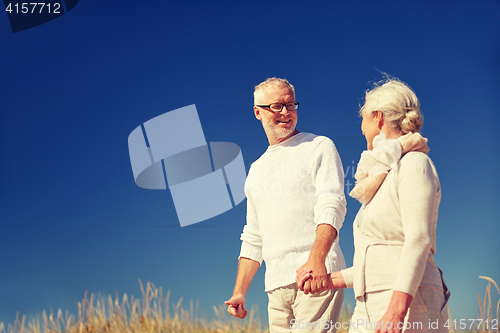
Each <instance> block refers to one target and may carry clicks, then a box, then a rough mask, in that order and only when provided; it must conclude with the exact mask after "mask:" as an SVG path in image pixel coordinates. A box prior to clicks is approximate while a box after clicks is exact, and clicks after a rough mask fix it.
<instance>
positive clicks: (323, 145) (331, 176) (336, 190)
mask: <svg viewBox="0 0 500 333" xmlns="http://www.w3.org/2000/svg"><path fill="white" fill-rule="evenodd" d="M311 168H312V172H311V175H312V181H313V184H314V186H315V188H316V198H317V200H316V205H315V206H314V223H315V224H316V227H317V226H318V225H320V224H329V225H331V226H332V227H334V228H335V229H337V232H339V231H340V228H342V224H343V222H344V216H345V213H346V200H345V195H344V172H343V168H342V162H341V160H340V156H339V153H338V152H337V149H336V148H335V145H334V143H333V142H332V140H330V139H328V138H327V137H323V140H322V141H321V142H320V143H319V144H318V146H317V147H316V149H315V150H314V152H313V154H312V157H311Z"/></svg>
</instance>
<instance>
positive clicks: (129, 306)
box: [0, 276, 500, 333]
mask: <svg viewBox="0 0 500 333" xmlns="http://www.w3.org/2000/svg"><path fill="white" fill-rule="evenodd" d="M480 278H482V279H485V280H488V286H487V287H486V292H485V295H484V297H483V298H482V299H481V296H480V295H478V298H479V309H480V316H481V318H482V319H483V320H488V322H489V323H491V321H492V320H493V319H496V320H497V321H498V319H499V310H500V301H499V302H498V303H497V304H496V306H495V304H492V300H491V285H492V284H493V285H494V286H495V287H496V289H497V291H498V293H499V295H500V289H499V288H498V285H497V284H496V282H495V281H493V279H491V278H488V277H483V276H481V277H480ZM139 283H140V286H141V292H142V299H136V298H134V297H133V296H132V297H130V298H129V297H128V296H127V294H124V295H123V297H122V298H121V299H120V298H119V297H118V295H117V296H116V297H115V298H113V297H112V296H111V295H109V296H100V297H96V296H94V295H93V294H92V295H90V298H89V297H88V295H87V293H86V294H85V297H84V298H83V300H82V301H81V302H79V303H78V315H74V314H69V313H68V312H67V311H66V312H65V313H64V314H63V311H62V310H61V309H59V310H58V311H57V312H56V313H53V312H52V311H51V312H50V313H49V314H47V313H46V312H45V311H44V312H43V314H42V316H41V317H33V318H26V316H24V315H23V316H21V317H20V316H19V314H18V316H17V319H16V321H15V322H14V323H13V324H8V325H7V326H5V324H4V323H3V322H1V323H0V333H118V332H120V333H121V332H127V333H250V332H252V333H264V332H269V330H268V329H267V327H266V326H264V325H263V324H262V323H261V322H260V320H259V319H257V318H255V317H254V314H255V313H256V312H257V311H255V310H256V309H255V308H253V309H252V311H250V312H249V313H250V314H249V316H248V317H247V318H245V320H239V319H236V318H232V317H230V316H229V315H228V314H227V313H226V307H225V306H224V305H220V306H219V307H215V306H214V311H215V318H214V319H211V320H207V319H200V318H197V317H196V316H195V313H196V312H197V309H196V308H197V305H196V306H195V305H194V304H193V302H190V306H189V310H185V309H184V308H183V307H182V306H181V303H182V298H181V299H180V300H179V301H178V302H177V304H175V305H170V303H169V295H170V292H167V295H163V292H162V288H156V287H155V286H154V285H153V284H152V283H150V282H148V283H147V285H146V287H145V288H144V286H143V284H142V282H141V281H139ZM351 312H352V311H351V309H350V306H347V307H344V308H343V309H342V312H341V315H340V320H339V322H349V318H350V317H351ZM457 327H458V326H457ZM347 331H348V330H347V329H342V328H341V329H339V330H337V332H339V333H344V332H347ZM459 331H461V330H459V329H457V330H455V329H453V328H452V329H450V332H451V333H454V332H459ZM463 331H464V332H473V333H493V332H498V329H495V330H493V329H492V328H491V327H489V328H488V329H486V326H484V325H483V327H481V328H480V329H477V328H476V327H474V328H472V329H465V330H463Z"/></svg>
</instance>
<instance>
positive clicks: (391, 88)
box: [359, 77, 424, 134]
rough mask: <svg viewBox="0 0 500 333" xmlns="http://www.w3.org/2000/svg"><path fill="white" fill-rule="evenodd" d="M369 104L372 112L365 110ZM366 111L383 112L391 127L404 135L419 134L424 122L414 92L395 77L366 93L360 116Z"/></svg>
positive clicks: (376, 84)
mask: <svg viewBox="0 0 500 333" xmlns="http://www.w3.org/2000/svg"><path fill="white" fill-rule="evenodd" d="M367 104H368V105H369V108H370V110H365V109H366V105H367ZM364 111H369V112H373V111H380V112H382V114H383V115H384V120H385V121H387V122H388V124H389V126H390V127H391V128H392V129H394V130H396V131H398V132H400V133H403V134H406V133H409V132H413V133H416V132H419V131H420V128H421V127H422V124H423V121H424V119H423V115H422V113H421V111H420V102H419V101H418V98H417V96H416V95H415V93H414V92H413V90H412V89H411V88H410V87H409V86H408V85H407V84H406V83H404V82H402V81H400V80H399V79H397V78H393V77H388V78H387V79H385V80H382V81H379V82H377V83H375V84H374V88H373V89H370V90H367V91H366V93H365V104H364V105H363V107H362V108H361V109H360V110H359V114H360V116H362V115H363V112H364Z"/></svg>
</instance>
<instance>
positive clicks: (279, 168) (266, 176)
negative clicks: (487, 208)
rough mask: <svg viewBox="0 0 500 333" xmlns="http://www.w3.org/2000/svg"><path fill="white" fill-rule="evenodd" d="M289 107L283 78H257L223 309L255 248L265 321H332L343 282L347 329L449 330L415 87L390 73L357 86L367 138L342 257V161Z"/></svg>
mask: <svg viewBox="0 0 500 333" xmlns="http://www.w3.org/2000/svg"><path fill="white" fill-rule="evenodd" d="M298 107H299V103H298V102H297V101H296V100H295V89H294V87H293V86H292V85H291V84H290V83H289V82H288V81H287V80H285V79H278V78H271V79H268V80H266V81H264V82H262V83H261V84H259V85H258V86H256V87H255V91H254V107H253V109H254V113H255V117H256V118H257V119H258V120H260V121H261V122H262V126H263V128H264V131H265V133H266V136H267V138H268V141H269V147H268V148H267V150H266V152H265V153H264V154H263V155H262V156H261V157H260V158H259V159H258V160H257V161H255V162H254V163H253V164H252V166H251V167H250V171H249V173H248V177H247V180H246V183H245V194H246V197H247V223H246V225H245V227H244V229H243V233H242V235H241V240H242V245H241V252H240V256H239V265H238V273H237V277H236V283H235V287H234V291H233V295H232V297H231V299H229V300H228V301H226V305H228V312H229V313H230V314H231V315H233V316H235V317H238V318H244V317H245V316H246V315H247V313H248V311H247V310H246V309H245V295H246V292H247V290H248V288H249V286H250V283H251V281H252V279H253V277H254V275H255V273H256V272H257V270H258V268H259V267H260V265H261V263H262V261H263V260H264V261H265V262H266V273H265V289H266V292H267V293H268V297H269V306H268V311H269V329H270V332H271V333H280V332H291V331H292V330H293V331H303V332H335V331H336V328H339V327H340V326H339V325H335V323H337V321H338V318H339V315H340V310H341V307H342V302H343V298H344V288H353V289H354V295H355V297H356V307H355V309H354V313H353V315H352V318H351V323H350V325H349V328H350V331H351V332H376V333H379V332H382V333H383V332H401V331H405V332H413V331H419V332H427V331H429V332H430V331H439V332H444V331H447V329H446V328H445V327H444V324H445V322H446V320H447V317H448V306H447V301H448V298H449V291H448V289H447V287H446V285H445V283H444V280H443V277H442V273H441V271H440V269H439V268H438V267H437V266H436V264H435V263H434V254H435V252H436V224H437V217H438V208H439V202H440V199H441V188H440V184H439V178H438V175H437V172H436V169H435V167H434V164H433V163H432V161H431V159H430V158H429V157H428V156H427V152H428V151H429V147H428V145H427V139H425V138H423V137H422V136H421V135H420V134H419V131H420V128H421V126H422V120H423V118H422V115H421V112H420V104H419V101H418V99H417V97H416V95H415V93H414V92H413V91H412V90H411V89H410V88H409V87H408V86H407V85H406V84H405V83H403V82H401V81H399V80H398V79H395V78H388V79H386V80H383V81H381V82H379V83H377V84H375V87H374V88H373V89H371V90H368V91H367V92H366V95H365V102H364V105H363V106H362V107H361V109H360V111H359V114H360V116H361V117H362V118H363V121H362V124H361V131H362V133H363V135H364V136H365V138H366V141H367V150H365V151H363V153H362V154H361V158H360V161H359V163H358V166H357V170H356V174H355V178H356V185H355V187H354V188H353V190H352V191H351V193H350V195H351V196H352V197H354V198H355V199H357V200H359V201H360V202H361V203H362V206H361V208H360V210H359V212H358V214H357V215H356V218H355V221H354V223H353V232H354V247H355V253H354V259H353V266H352V267H349V268H346V266H345V262H344V257H343V255H342V251H341V250H340V247H339V242H338V232H339V231H340V228H341V227H342V224H343V221H344V216H345V213H346V200H345V196H344V179H343V175H344V172H343V168H342V162H341V160H340V157H339V154H338V152H337V150H336V148H335V145H334V144H333V142H332V141H331V140H330V139H329V138H327V137H324V136H316V135H314V134H310V133H303V132H299V131H298V130H297V129H296V124H297V109H298ZM435 322H437V325H430V323H435ZM344 328H345V327H344Z"/></svg>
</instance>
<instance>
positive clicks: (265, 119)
mask: <svg viewBox="0 0 500 333" xmlns="http://www.w3.org/2000/svg"><path fill="white" fill-rule="evenodd" d="M263 92H264V100H262V101H259V103H258V104H259V105H268V104H273V103H293V102H295V95H294V94H293V91H292V90H291V89H290V88H289V87H287V86H285V85H277V86H274V85H271V86H268V87H265V88H264V91H263ZM254 112H255V117H256V118H257V119H259V120H260V121H261V122H262V126H263V127H264V131H265V132H266V135H267V138H268V140H269V144H270V145H271V146H272V145H275V144H278V143H280V142H282V141H285V140H286V139H288V138H290V137H291V136H292V135H294V134H296V131H295V126H296V125H297V111H296V110H295V111H288V110H287V108H286V107H285V106H283V108H282V109H281V112H272V111H270V110H269V109H268V108H261V107H258V106H254Z"/></svg>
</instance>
